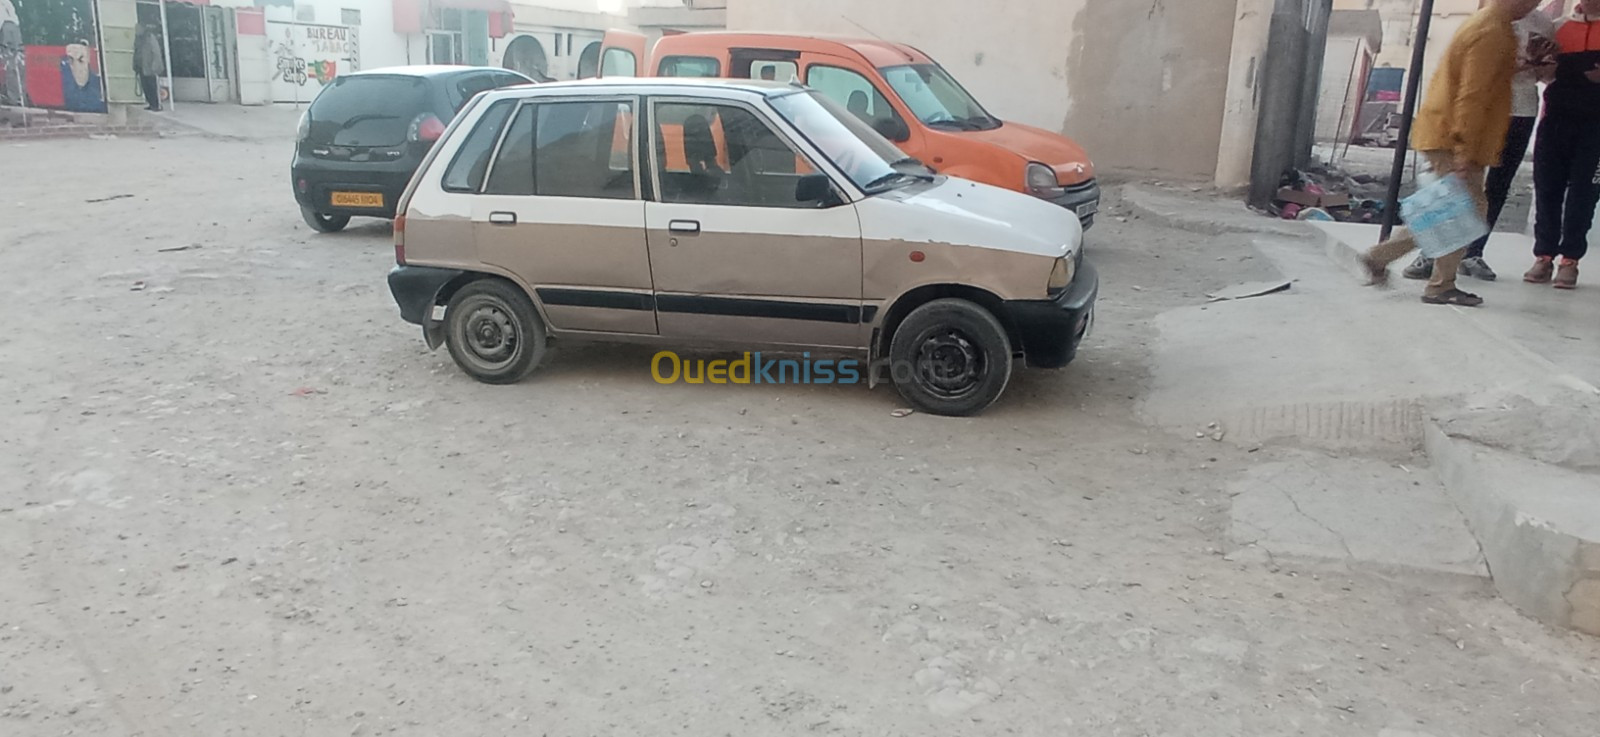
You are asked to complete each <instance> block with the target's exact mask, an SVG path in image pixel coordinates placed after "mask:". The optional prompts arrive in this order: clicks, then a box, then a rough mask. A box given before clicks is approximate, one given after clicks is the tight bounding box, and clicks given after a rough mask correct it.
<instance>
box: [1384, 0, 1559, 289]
mask: <svg viewBox="0 0 1600 737" xmlns="http://www.w3.org/2000/svg"><path fill="white" fill-rule="evenodd" d="M1558 12H1559V11H1558ZM1511 27H1512V28H1513V29H1515V30H1516V32H1517V74H1516V76H1514V77H1512V78H1511V128H1510V130H1508V131H1507V132H1506V143H1505V149H1504V150H1503V151H1502V152H1501V153H1500V161H1499V163H1497V164H1495V166H1494V167H1493V168H1491V169H1490V170H1489V175H1488V176H1487V177H1486V180H1485V183H1484V194H1485V195H1486V197H1487V199H1488V201H1489V212H1488V217H1487V220H1488V222H1489V229H1490V230H1491V231H1492V230H1494V227H1495V225H1496V224H1497V223H1498V222H1499V221H1500V213H1501V212H1502V211H1503V210H1504V209H1505V206H1506V199H1507V198H1509V197H1510V196H1511V185H1512V184H1514V183H1516V180H1517V173H1518V172H1519V171H1521V170H1522V162H1523V161H1524V160H1526V159H1527V157H1528V142H1529V141H1531V140H1532V139H1533V129H1534V126H1535V125H1536V124H1537V123H1538V121H1539V83H1540V82H1549V81H1550V80H1551V79H1553V78H1554V75H1555V55H1556V42H1555V38H1556V23H1555V20H1553V19H1552V18H1551V17H1550V16H1548V15H1545V11H1543V10H1535V11H1533V12H1531V13H1529V14H1527V15H1525V16H1523V17H1522V18H1521V19H1520V20H1518V21H1517V22H1515V23H1513V24H1511ZM1488 245H1489V236H1487V235H1485V236H1484V237H1482V238H1479V239H1478V240H1477V241H1475V242H1474V243H1473V244H1472V245H1470V246H1467V252H1466V255H1465V257H1464V258H1462V259H1461V266H1460V269H1459V273H1460V275H1461V276H1470V277H1474V278H1477V279H1481V280H1483V281H1494V280H1495V279H1497V278H1499V275H1498V274H1496V273H1495V272H1494V269H1493V268H1492V267H1490V266H1489V262H1488V261H1486V260H1485V259H1484V257H1483V249H1484V247H1486V246H1488ZM1400 273H1402V274H1404V275H1405V277H1406V278H1407V279H1427V278H1430V277H1432V276H1433V259H1431V258H1428V257H1427V256H1421V255H1419V256H1417V260H1416V261H1414V262H1412V264H1411V265H1410V266H1407V267H1406V268H1405V270H1404V271H1402V272H1400Z"/></svg>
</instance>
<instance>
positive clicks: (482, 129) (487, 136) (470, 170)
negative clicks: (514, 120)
mask: <svg viewBox="0 0 1600 737" xmlns="http://www.w3.org/2000/svg"><path fill="white" fill-rule="evenodd" d="M516 106H517V103H516V101H514V100H501V101H500V102H497V103H495V104H494V105H493V106H491V107H490V108H489V109H488V111H486V112H485V113H484V114H483V117H482V118H479V119H478V125H477V126H476V127H474V128H473V129H472V133H471V134H469V135H468V136H467V139H466V140H465V141H464V142H462V144H461V148H460V150H458V151H456V157H455V159H453V160H452V161H451V162H450V168H448V169H446V170H445V172H444V185H443V186H444V188H445V189H446V190H448V191H450V192H477V191H478V187H479V186H480V185H482V184H483V177H484V174H486V173H487V172H488V170H489V157H490V156H491V155H493V154H494V144H495V142H497V141H499V140H500V131H501V130H503V129H504V128H505V125H506V118H509V117H511V110H512V109H513V108H515V107H516Z"/></svg>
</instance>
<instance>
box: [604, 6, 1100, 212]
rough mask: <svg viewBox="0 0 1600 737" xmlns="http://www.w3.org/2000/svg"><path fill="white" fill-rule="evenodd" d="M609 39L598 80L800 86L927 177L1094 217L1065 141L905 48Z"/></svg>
mask: <svg viewBox="0 0 1600 737" xmlns="http://www.w3.org/2000/svg"><path fill="white" fill-rule="evenodd" d="M646 46H647V43H646V39H645V37H644V36H642V35H640V34H637V33H631V32H627V31H609V32H607V33H606V36H605V41H604V43H603V44H602V48H601V56H600V75H601V76H603V77H606V76H609V77H728V78H734V79H770V80H776V81H780V82H789V81H793V82H800V83H803V84H805V85H807V86H809V87H811V88H813V89H816V90H817V91H819V92H821V93H823V94H824V95H827V96H828V97H831V98H833V99H834V100H835V101H836V102H838V103H839V104H841V105H844V106H845V107H846V108H847V109H849V110H850V112H852V113H854V114H855V115H856V117H858V118H861V119H862V120H863V121H866V122H867V123H868V124H869V125H871V126H872V127H873V128H874V129H876V130H877V131H878V132H879V133H881V134H883V136H884V137H885V138H888V139H889V140H891V141H894V142H895V143H896V144H897V145H899V147H900V149H901V150H902V151H905V152H906V153H907V154H908V155H910V156H913V157H915V158H917V159H920V160H921V161H922V162H923V163H924V164H927V165H928V166H929V167H930V168H932V169H933V170H935V171H937V172H939V173H942V174H948V175H950V176H954V177H961V178H963V179H971V180H973V181H977V182H983V183H985V184H991V185H994V186H997V187H1004V188H1006V189H1012V190H1016V191H1018V192H1024V193H1027V194H1031V195H1033V196H1035V197H1039V198H1041V199H1045V200H1049V201H1050V202H1053V203H1055V204H1058V205H1060V206H1062V207H1065V208H1067V209H1069V210H1071V211H1073V212H1074V213H1076V214H1077V216H1078V219H1079V221H1080V222H1082V223H1083V227H1084V228H1085V229H1087V228H1088V227H1089V226H1090V225H1092V224H1093V223H1094V216H1095V213H1096V212H1098V211H1099V209H1100V186H1099V185H1098V184H1097V183H1096V182H1095V178H1094V164H1093V163H1092V162H1090V161H1089V156H1088V154H1086V153H1084V150H1083V148H1082V147H1081V146H1079V145H1078V144H1077V143H1075V142H1073V141H1072V140H1071V139H1069V138H1067V137H1065V136H1061V135H1057V134H1055V133H1051V132H1049V131H1046V130H1043V129H1040V128H1034V127H1032V126H1027V125H1023V124H1021V123H1013V122H1006V121H1002V120H1000V119H999V118H996V117H994V116H993V115H990V114H989V113H988V112H987V111H985V110H984V109H983V106H982V105H980V104H978V101H977V100H976V99H973V97H972V95H970V94H968V93H967V91H966V90H965V89H963V88H962V87H961V84H960V83H959V82H957V81H956V80H955V78H954V77H952V76H950V73H949V72H946V71H945V70H944V67H941V66H939V63H938V62H936V61H934V60H933V59H932V58H931V57H929V56H928V55H927V54H924V53H922V52H921V51H918V50H917V49H915V48H913V47H911V46H908V45H906V44H900V43H893V42H890V41H881V40H865V39H843V38H831V37H825V36H809V35H786V34H772V33H683V34H677V35H671V36H663V37H662V38H661V39H660V40H659V41H657V42H656V44H655V48H653V49H649V50H648V52H647V50H646Z"/></svg>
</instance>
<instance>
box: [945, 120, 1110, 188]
mask: <svg viewBox="0 0 1600 737" xmlns="http://www.w3.org/2000/svg"><path fill="white" fill-rule="evenodd" d="M961 135H962V136H963V137H967V138H971V139H973V140H977V141H982V142H984V143H987V144H990V145H993V146H999V147H1000V148H1004V149H1006V150H1009V151H1011V152H1013V153H1015V154H1017V155H1018V156H1021V157H1023V158H1025V159H1027V160H1028V161H1030V162H1033V161H1037V162H1039V163H1041V164H1044V165H1046V166H1049V167H1050V168H1052V169H1055V171H1056V181H1058V182H1060V183H1062V184H1064V185H1067V186H1071V185H1074V184H1081V183H1083V182H1086V181H1089V180H1090V179H1093V178H1094V162H1092V161H1090V160H1089V154H1088V152H1086V151H1084V150H1083V147H1082V146H1079V145H1078V144H1077V143H1076V142H1075V141H1073V140H1072V139H1070V138H1067V137H1066V136H1063V135H1060V134H1058V133H1051V132H1050V131H1047V130H1044V129H1042V128H1035V127H1033V126H1031V125H1023V124H1021V123H1012V122H1010V121H1006V122H1005V123H1004V124H1002V125H1001V126H1000V127H999V128H995V129H993V130H986V131H965V132H963V133H961Z"/></svg>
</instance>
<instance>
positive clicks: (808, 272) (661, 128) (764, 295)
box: [645, 97, 864, 348]
mask: <svg viewBox="0 0 1600 737" xmlns="http://www.w3.org/2000/svg"><path fill="white" fill-rule="evenodd" d="M650 116H651V120H650V130H651V140H650V150H651V152H652V153H651V157H652V161H653V162H654V163H653V165H652V169H653V176H652V184H653V190H654V192H655V195H656V196H655V198H654V199H653V200H652V201H650V202H647V203H646V204H645V226H646V231H647V234H648V243H649V251H650V264H651V268H652V271H653V273H654V277H655V300H656V312H657V322H658V324H659V325H660V328H661V335H663V336H670V337H673V338H680V339H708V340H717V341H733V342H744V343H747V344H751V345H761V344H788V345H802V346H837V347H848V348H856V347H860V346H861V345H863V344H864V338H863V327H862V320H861V225H860V222H859V221H858V219H857V216H856V212H855V208H854V206H853V205H850V204H838V205H835V206H832V207H819V206H818V204H817V203H803V202H799V201H797V199H796V197H795V193H796V186H797V183H798V181H799V180H800V178H801V177H802V176H804V175H807V174H811V173H814V172H815V171H816V169H815V168H814V166H813V165H812V164H811V162H810V160H809V159H808V158H806V157H805V156H804V155H803V153H802V152H801V150H800V149H799V148H797V147H796V146H794V145H793V144H792V142H791V141H789V139H788V138H787V137H786V135H784V134H783V133H781V132H780V131H779V130H777V129H776V128H775V127H774V126H772V125H771V122H770V121H769V120H768V119H767V117H766V115H765V114H764V113H763V112H762V111H760V110H758V109H757V108H755V107H753V106H750V105H746V104H743V103H739V102H734V101H723V100H707V99H703V98H701V99H697V98H687V97H685V98H678V97H672V98H656V99H653V100H652V101H651V105H650ZM672 149H676V150H672Z"/></svg>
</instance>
